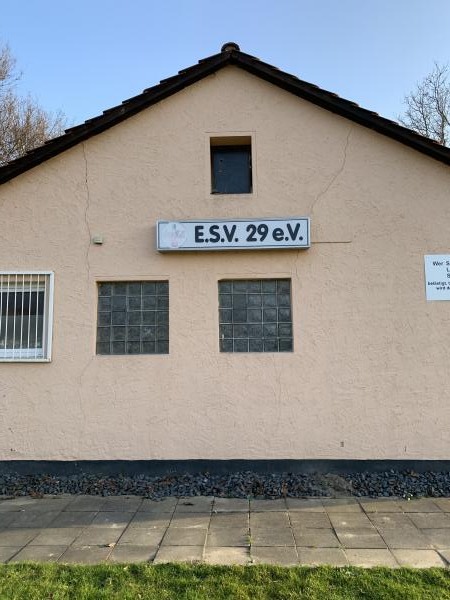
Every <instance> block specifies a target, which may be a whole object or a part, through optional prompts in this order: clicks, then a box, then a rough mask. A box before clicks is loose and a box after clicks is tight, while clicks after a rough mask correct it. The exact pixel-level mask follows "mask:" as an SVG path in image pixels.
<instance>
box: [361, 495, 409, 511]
mask: <svg viewBox="0 0 450 600" xmlns="http://www.w3.org/2000/svg"><path fill="white" fill-rule="evenodd" d="M361 507H362V509H363V510H364V511H365V512H367V513H372V512H381V513H391V512H393V513H398V512H403V508H402V507H401V505H400V502H398V501H397V500H387V499H384V498H368V499H367V500H363V501H361Z"/></svg>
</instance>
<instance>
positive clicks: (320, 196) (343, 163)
mask: <svg viewBox="0 0 450 600" xmlns="http://www.w3.org/2000/svg"><path fill="white" fill-rule="evenodd" d="M351 133H352V128H350V129H349V130H348V134H347V139H346V140H345V145H344V151H343V156H342V163H341V166H340V167H339V169H338V170H337V171H336V173H335V174H334V175H332V177H331V179H330V181H329V182H328V184H327V185H326V186H325V189H324V190H323V191H322V192H319V193H318V194H317V196H316V198H315V200H314V201H313V203H312V204H311V207H310V209H309V213H310V215H311V218H312V216H313V214H314V209H315V208H316V206H317V203H318V202H319V201H320V200H321V199H322V198H323V197H324V196H325V194H326V193H327V192H328V191H329V189H330V188H331V186H332V185H333V184H334V183H335V182H336V180H337V178H338V177H339V175H341V173H342V172H343V170H344V169H345V164H346V162H347V150H348V146H349V143H350V135H351Z"/></svg>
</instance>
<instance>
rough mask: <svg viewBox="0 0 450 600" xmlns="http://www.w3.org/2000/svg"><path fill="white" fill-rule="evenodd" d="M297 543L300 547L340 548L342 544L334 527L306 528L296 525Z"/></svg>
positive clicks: (295, 535)
mask: <svg viewBox="0 0 450 600" xmlns="http://www.w3.org/2000/svg"><path fill="white" fill-rule="evenodd" d="M294 537H295V543H296V545H297V547H298V548H306V547H312V548H338V547H339V546H340V544H339V540H338V539H337V537H336V535H335V533H334V531H333V530H332V529H304V528H300V529H299V528H297V527H294Z"/></svg>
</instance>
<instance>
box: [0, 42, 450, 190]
mask: <svg viewBox="0 0 450 600" xmlns="http://www.w3.org/2000/svg"><path fill="white" fill-rule="evenodd" d="M227 65H234V66H236V67H239V68H241V69H243V70H244V71H247V72H249V73H252V74H253V75H256V76H257V77H260V78H261V79H264V80H265V81H268V82H269V83H272V84H273V85H276V86H278V87H280V88H282V89H284V90H286V91H288V92H290V93H292V94H294V95H296V96H298V97H299V98H302V99H304V100H307V101H308V102H312V103H313V104H315V105H317V106H320V107H321V108H324V109H325V110H329V111H331V112H333V113H335V114H338V115H340V116H342V117H344V118H346V119H349V120H351V121H354V122H355V123H358V124H359V125H362V126H364V127H368V128H370V129H373V130H375V131H377V132H378V133H380V134H382V135H385V136H388V137H390V138H392V139H394V140H396V141H398V142H400V143H402V144H405V145H406V146H409V147H410V148H413V149H414V150H417V151H418V152H421V153H423V154H426V155H427V156H430V157H431V158H434V159H435V160H438V161H440V162H443V163H444V164H447V165H450V148H447V147H445V146H442V145H440V144H438V143H437V142H434V141H433V140H430V139H428V138H426V137H423V136H421V135H419V134H418V133H415V132H414V131H412V130H410V129H407V128H406V127H403V126H401V125H399V124H398V123H396V122H394V121H392V120H390V119H386V118H384V117H381V116H380V115H379V114H378V113H376V112H374V111H370V110H366V109H364V108H361V107H360V106H359V105H358V104H356V103H355V102H351V101H349V100H345V99H343V98H340V97H339V96H338V95H337V94H334V93H333V92H328V91H327V90H324V89H322V88H320V87H318V86H317V85H314V84H311V83H308V82H306V81H303V80H301V79H298V77H296V76H295V75H291V74H289V73H285V72H284V71H281V70H279V69H278V68H277V67H274V66H272V65H269V64H268V63H265V62H262V61H261V60H259V59H258V58H256V57H254V56H251V55H250V54H245V53H244V52H240V51H238V50H236V49H230V50H225V51H224V52H220V53H219V54H214V55H212V56H209V57H207V58H204V59H201V60H199V61H198V64H195V65H193V66H191V67H186V68H185V69H182V70H181V71H180V72H179V73H178V75H174V76H173V77H168V78H167V79H163V80H162V81H161V82H160V83H159V84H157V85H154V86H152V87H149V88H146V89H145V90H144V91H143V92H142V94H138V95H137V96H133V97H131V98H128V99H126V100H124V101H123V102H122V103H121V104H119V105H118V106H114V107H112V108H108V109H106V110H104V111H103V113H102V114H101V115H99V116H97V117H93V118H91V119H88V120H87V121H85V122H84V123H82V124H80V125H76V126H74V127H70V128H69V129H67V130H66V132H65V134H64V135H62V136H59V137H57V138H53V139H51V140H48V141H47V142H46V143H45V144H44V145H42V146H39V147H38V148H35V149H33V150H30V151H29V152H27V154H25V155H24V156H22V157H20V158H17V159H16V160H13V161H11V162H10V163H7V164H6V165H4V166H3V167H0V184H2V183H5V182H6V181H9V180H10V179H13V178H14V177H17V176H18V175H20V174H21V173H24V172H25V171H27V170H29V169H32V168H33V167H35V166H37V165H38V164H40V163H42V162H44V161H46V160H48V159H50V158H52V157H53V156H56V155H58V154H60V153H61V152H64V151H65V150H68V149H69V148H72V147H73V146H75V145H76V144H79V143H80V142H83V141H84V140H87V139H89V138H90V137H92V136H95V135H98V134H99V133H101V132H103V131H105V130H106V129H109V128H110V127H113V126H114V125H116V124H118V123H120V122H122V121H123V120H125V119H127V118H128V117H131V116H132V115H135V114H137V113H138V112H140V111H141V110H144V109H145V108H147V107H149V106H152V105H153V104H156V103H157V102H159V101H160V100H163V99H165V98H168V97H169V96H171V95H172V94H176V93H177V92H178V91H181V90H182V89H183V88H185V87H187V86H189V85H192V84H194V83H196V82H197V81H200V80H201V79H203V78H204V77H207V76H208V75H211V74H212V73H214V72H216V71H218V70H219V69H222V68H223V67H226V66H227Z"/></svg>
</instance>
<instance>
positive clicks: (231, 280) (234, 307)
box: [217, 276, 295, 355]
mask: <svg viewBox="0 0 450 600" xmlns="http://www.w3.org/2000/svg"><path fill="white" fill-rule="evenodd" d="M264 282H274V283H275V284H276V287H275V291H266V290H264ZM282 282H287V283H288V285H289V306H287V305H286V304H282V303H281V302H280V301H281V298H282V296H284V295H286V293H287V292H286V291H283V290H280V291H279V284H281V283H282ZM243 283H245V285H246V287H247V289H244V290H235V289H234V286H235V285H236V286H239V284H243ZM221 284H230V290H229V291H228V290H227V291H221V287H222V288H223V287H224V286H223V285H221ZM249 284H259V288H260V289H259V290H255V289H250V285H249ZM266 285H267V284H266ZM280 287H281V286H280ZM217 289H218V317H219V323H218V324H219V330H218V333H219V336H218V342H219V353H220V354H222V353H223V354H238V355H242V354H293V353H294V351H295V349H294V338H295V336H294V319H293V310H294V307H293V298H292V292H293V289H292V277H291V276H280V277H277V276H264V277H257V276H256V277H255V276H250V277H223V278H220V279H218V281H217ZM235 295H236V296H242V295H245V296H246V299H245V307H244V306H241V302H239V304H238V303H237V302H236V304H235V301H234V296H235ZM249 295H250V296H253V300H258V298H257V297H260V298H259V300H258V302H256V303H253V302H252V303H251V304H250V303H249ZM272 295H275V296H276V301H275V304H272V303H270V304H265V300H264V296H272ZM229 296H230V298H228V297H229ZM225 300H226V302H224V301H225ZM286 309H288V310H289V318H288V319H286V318H282V317H281V314H280V311H281V310H286ZM242 310H245V311H252V312H253V313H254V312H256V311H259V312H260V316H259V317H258V318H256V317H255V318H256V320H254V321H253V320H250V321H249V313H248V312H247V315H246V320H245V321H243V320H240V319H238V320H235V316H234V312H235V311H236V312H240V311H242ZM273 310H275V311H276V319H275V320H273V318H272V317H269V318H268V320H266V318H265V316H264V313H265V312H266V311H267V312H269V311H273ZM225 313H227V317H226V320H223V316H224V314H225ZM228 313H230V315H228ZM228 319H230V320H228ZM270 325H275V326H276V331H277V334H276V336H271V335H269V336H266V335H264V329H265V327H267V326H270ZM280 325H281V326H289V328H290V335H287V334H284V335H283V334H282V335H281V336H280V335H279V328H280ZM235 327H236V328H247V331H249V330H250V329H251V328H257V327H260V328H261V332H262V335H261V336H257V337H254V336H252V335H250V334H246V335H244V336H241V335H237V336H235ZM227 328H231V331H232V333H231V336H230V335H226V334H225V335H224V334H223V330H224V329H227ZM240 340H246V343H247V350H236V349H235V344H236V341H237V342H239V341H240ZM252 340H257V341H259V342H260V343H261V346H262V348H261V349H255V345H254V347H253V349H252V348H251V346H252V344H251V341H252ZM274 340H276V346H277V349H267V350H266V349H265V345H266V341H267V345H269V344H270V342H273V341H274ZM227 341H228V342H231V349H224V348H223V346H224V342H227ZM287 341H289V342H290V347H289V348H280V346H281V345H282V344H281V343H280V342H282V343H283V344H285V343H286V342H287Z"/></svg>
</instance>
